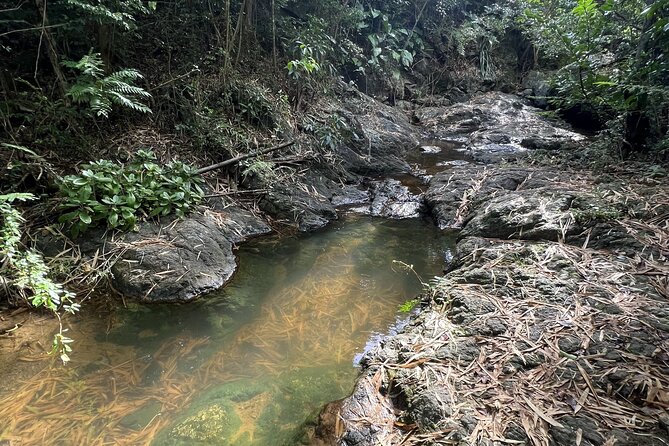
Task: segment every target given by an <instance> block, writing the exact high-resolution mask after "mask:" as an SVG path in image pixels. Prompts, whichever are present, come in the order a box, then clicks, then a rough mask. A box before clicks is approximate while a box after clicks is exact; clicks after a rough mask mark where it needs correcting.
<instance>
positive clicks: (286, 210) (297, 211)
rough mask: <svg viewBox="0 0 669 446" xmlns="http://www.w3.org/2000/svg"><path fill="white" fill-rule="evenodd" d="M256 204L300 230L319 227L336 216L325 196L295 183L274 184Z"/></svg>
mask: <svg viewBox="0 0 669 446" xmlns="http://www.w3.org/2000/svg"><path fill="white" fill-rule="evenodd" d="M305 189H306V190H305ZM258 205H259V207H260V209H262V210H263V211H264V212H267V213H268V214H269V215H271V216H272V217H274V218H276V219H279V220H282V221H284V222H286V223H289V224H294V225H296V226H297V229H298V230H299V231H301V232H309V231H313V230H316V229H320V228H322V227H324V226H325V225H327V224H328V223H329V222H330V221H332V220H335V219H336V218H337V212H336V211H335V208H334V206H333V205H332V203H331V202H330V200H329V199H328V198H327V197H325V196H324V195H322V194H321V193H319V192H318V191H317V190H315V189H312V190H309V189H308V188H306V187H305V188H304V189H302V188H299V187H298V185H295V184H294V185H276V186H274V187H273V188H272V189H271V190H270V191H269V192H268V193H267V194H266V195H264V196H263V197H262V198H261V199H260V202H259V203H258Z"/></svg>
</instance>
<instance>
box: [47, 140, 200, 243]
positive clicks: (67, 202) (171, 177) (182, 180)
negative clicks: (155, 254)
mask: <svg viewBox="0 0 669 446" xmlns="http://www.w3.org/2000/svg"><path fill="white" fill-rule="evenodd" d="M83 167H84V169H83V170H82V172H81V174H80V175H69V176H66V177H64V178H63V179H62V181H61V182H60V184H59V187H60V195H61V197H62V198H63V202H62V204H61V209H62V210H64V211H67V212H66V213H65V214H63V215H62V216H61V217H60V221H61V222H63V223H68V224H70V225H71V231H72V235H73V236H74V237H76V236H77V235H79V234H80V233H82V232H84V231H86V230H87V229H88V228H90V227H94V226H97V225H99V224H105V225H106V226H107V227H109V228H113V229H121V230H130V229H133V228H134V227H135V225H136V223H137V222H138V221H139V220H140V219H143V218H147V217H154V216H161V215H162V216H165V215H169V214H171V213H175V214H176V215H177V216H178V217H183V216H184V215H186V214H187V213H188V212H190V211H191V210H192V209H193V208H194V206H195V205H197V204H198V203H199V202H200V201H201V200H202V198H203V196H204V193H203V191H202V188H201V187H200V186H201V184H202V182H203V180H202V179H201V178H200V177H199V176H198V175H196V174H195V170H194V169H193V168H192V167H190V166H188V165H186V164H184V163H182V162H179V161H172V162H170V163H168V164H167V165H166V166H164V167H163V166H161V165H159V164H158V163H157V161H156V157H155V155H154V154H153V153H152V152H150V151H144V150H140V151H138V152H137V154H136V156H135V159H134V160H133V161H132V162H131V163H129V164H127V165H121V164H118V163H115V162H112V161H107V160H99V161H95V162H92V163H91V164H87V165H84V166H83Z"/></svg>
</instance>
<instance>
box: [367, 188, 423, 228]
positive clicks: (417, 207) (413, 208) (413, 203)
mask: <svg viewBox="0 0 669 446" xmlns="http://www.w3.org/2000/svg"><path fill="white" fill-rule="evenodd" d="M371 195H372V203H371V212H370V213H371V215H373V216H375V217H386V218H395V219H402V218H415V217H418V216H420V215H421V213H422V212H423V211H424V204H423V200H422V197H421V196H420V195H414V194H412V193H411V192H410V191H409V188H408V187H407V186H404V185H403V184H402V183H401V182H400V181H398V180H392V179H389V180H384V181H381V182H375V183H373V184H372V187H371Z"/></svg>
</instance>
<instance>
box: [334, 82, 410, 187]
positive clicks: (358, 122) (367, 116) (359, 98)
mask: <svg viewBox="0 0 669 446" xmlns="http://www.w3.org/2000/svg"><path fill="white" fill-rule="evenodd" d="M342 97H343V107H344V108H343V109H342V110H338V113H340V114H341V115H343V116H345V117H346V120H347V121H348V123H349V126H350V127H351V129H352V130H353V132H354V133H355V134H356V135H357V140H355V141H353V142H352V143H351V144H349V145H345V146H341V147H339V148H338V151H339V155H340V157H341V159H342V160H343V167H344V168H345V169H347V170H349V171H351V172H354V173H357V174H362V175H387V174H391V173H406V172H409V170H410V168H409V164H408V163H407V162H406V161H405V159H404V155H405V153H406V151H407V150H409V149H411V148H413V147H416V146H417V145H418V141H419V140H418V131H417V129H416V128H415V127H413V126H412V125H411V123H410V122H409V118H408V117H407V116H406V115H405V114H404V113H403V112H402V111H401V110H399V109H397V108H394V107H390V106H387V105H384V104H382V103H380V102H378V101H376V100H374V99H372V98H370V97H369V96H367V95H364V94H362V93H360V92H358V91H357V90H351V89H348V90H347V91H345V93H344V94H343V95H342Z"/></svg>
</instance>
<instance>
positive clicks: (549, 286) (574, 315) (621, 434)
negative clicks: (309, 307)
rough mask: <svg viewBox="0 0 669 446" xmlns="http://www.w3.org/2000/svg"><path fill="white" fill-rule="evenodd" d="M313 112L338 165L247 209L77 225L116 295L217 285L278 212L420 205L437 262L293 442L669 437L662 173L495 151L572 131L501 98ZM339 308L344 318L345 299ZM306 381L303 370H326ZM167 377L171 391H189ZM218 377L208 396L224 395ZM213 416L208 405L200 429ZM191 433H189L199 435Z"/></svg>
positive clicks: (377, 212) (180, 293) (579, 139)
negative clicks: (332, 124) (341, 125)
mask: <svg viewBox="0 0 669 446" xmlns="http://www.w3.org/2000/svg"><path fill="white" fill-rule="evenodd" d="M327 111H328V112H330V113H336V114H338V115H339V116H341V117H342V119H344V120H346V122H348V124H349V126H350V127H351V128H352V129H353V130H354V132H355V135H356V138H354V139H353V140H352V141H351V143H350V144H348V145H341V146H340V147H338V149H337V156H338V159H339V162H340V164H339V165H338V169H339V170H337V169H332V168H331V167H332V166H329V167H328V166H322V165H321V166H319V165H312V166H310V168H309V169H305V170H303V172H302V174H301V175H299V176H295V177H294V178H292V179H291V180H290V181H288V182H284V183H281V184H275V185H273V186H272V187H271V188H270V189H269V190H267V191H266V192H264V193H263V194H262V195H261V196H260V197H259V199H258V200H257V201H256V202H255V203H254V205H253V206H248V205H246V206H244V205H239V204H231V203H230V202H228V201H224V200H223V199H220V198H212V199H210V200H209V202H208V203H207V207H206V209H203V211H202V212H200V213H199V214H198V215H197V216H195V217H192V218H188V219H185V220H175V221H172V222H162V223H161V224H146V225H144V226H143V227H142V228H141V230H140V231H139V232H138V233H134V234H128V235H125V236H120V237H110V236H109V235H108V234H102V233H99V234H92V235H90V236H89V237H88V239H87V240H82V241H81V245H80V248H81V251H82V252H83V253H84V254H86V253H87V254H88V255H90V256H93V257H96V258H97V256H98V255H100V256H102V257H104V258H108V259H112V258H113V259H116V262H115V264H114V266H113V268H112V273H113V278H112V286H113V287H114V288H115V289H116V290H117V291H118V292H119V293H120V294H122V295H124V296H125V297H127V298H129V299H133V300H138V301H141V302H151V303H155V302H188V301H192V300H194V299H196V298H198V297H201V296H203V295H205V294H207V293H208V292H210V291H212V290H214V289H217V288H220V287H221V286H222V285H224V284H225V283H226V282H227V281H228V280H229V279H230V278H231V277H232V275H233V274H234V272H235V269H236V258H235V254H234V250H235V249H236V247H237V245H238V244H239V243H242V242H244V241H245V240H247V239H248V238H250V237H254V236H257V235H262V234H266V233H269V232H270V231H272V227H276V226H277V223H280V224H283V225H284V226H283V227H285V225H288V226H290V227H292V228H294V229H295V230H296V231H300V232H309V231H314V230H316V229H319V228H322V227H324V226H325V225H327V224H328V223H329V222H331V221H333V220H336V219H337V218H338V216H339V215H340V213H341V209H342V206H343V207H345V208H346V209H348V210H353V211H354V212H357V213H364V214H369V215H373V216H379V217H386V218H393V219H402V218H410V217H416V216H426V215H427V216H431V217H432V218H433V219H434V221H435V223H436V224H437V225H438V227H439V228H441V229H444V230H453V231H457V233H458V234H459V235H458V242H457V249H456V250H457V252H456V255H455V257H454V258H453V259H451V258H447V259H446V260H447V261H448V265H447V268H448V272H447V273H446V274H445V275H444V276H443V277H439V278H437V279H436V280H435V281H434V282H433V286H432V287H431V289H430V290H429V292H427V293H426V294H425V295H424V296H423V297H422V301H421V304H420V308H419V311H415V312H414V313H412V316H411V317H410V319H409V321H408V323H407V324H406V325H404V326H403V328H401V330H400V331H399V332H397V333H394V334H393V335H392V336H390V335H389V336H386V337H385V338H381V339H380V341H378V342H377V343H376V344H375V345H374V346H372V347H371V348H369V349H368V350H367V351H366V353H365V355H364V356H363V357H362V360H361V366H362V369H361V374H360V377H359V378H358V380H357V382H356V385H355V388H354V391H353V393H352V395H351V396H350V397H348V398H346V399H344V400H341V401H337V402H334V403H331V404H329V405H328V406H327V407H326V408H325V409H324V410H323V411H322V412H321V415H320V417H319V423H318V425H317V427H316V428H315V429H314V432H313V435H312V436H311V439H310V440H309V441H311V442H312V443H313V444H333V445H334V444H336V445H346V446H353V445H356V446H362V445H376V444H404V445H406V444H421V445H422V444H458V445H487V444H490V445H492V444H500V445H501V444H528V445H530V444H536V445H549V444H558V445H567V444H569V445H571V444H577V445H609V444H614V442H615V444H628V445H634V444H639V443H640V442H642V441H643V442H649V443H650V444H666V442H667V441H669V435H668V433H667V426H669V419H668V418H667V417H666V414H665V411H666V409H667V407H669V394H668V393H667V390H666V389H668V388H669V377H668V375H669V368H668V365H667V362H668V361H669V344H668V343H667V338H668V337H669V310H667V308H669V306H668V305H667V298H668V297H667V294H668V290H667V287H668V285H669V283H668V279H667V277H668V275H669V268H668V267H667V263H666V260H667V256H669V249H668V248H667V243H668V240H669V227H668V224H667V216H668V215H669V193H668V191H667V186H666V182H665V181H663V180H662V179H654V178H646V177H645V176H644V175H642V174H634V173H625V172H619V173H615V172H613V173H611V174H607V175H605V176H595V175H592V174H590V173H588V172H567V171H565V170H560V169H551V168H533V167H523V165H522V164H513V162H514V161H517V160H519V159H522V158H523V157H525V156H526V155H527V154H528V153H531V152H532V151H534V150H544V151H558V150H577V149H579V148H580V147H582V146H583V145H584V144H586V143H587V140H586V138H585V137H584V136H582V135H579V134H578V133H575V132H573V131H571V130H569V129H568V128H567V127H566V126H564V125H563V124H561V123H559V122H556V121H551V120H548V119H546V118H545V117H543V116H541V114H540V111H539V110H538V109H535V108H533V107H531V106H529V105H528V103H527V102H526V101H525V100H523V99H522V98H520V97H517V96H513V95H506V94H501V93H488V94H484V95H481V96H478V97H475V98H473V99H471V100H469V101H466V102H462V103H457V104H454V105H450V106H444V107H423V108H421V109H417V110H413V111H411V112H410V114H408V115H407V114H406V113H404V112H402V111H400V110H398V109H396V108H392V107H387V106H384V105H381V104H379V103H377V102H376V101H373V100H372V99H371V98H368V97H366V96H364V95H361V94H359V93H358V92H356V91H353V90H346V91H344V93H343V102H342V103H341V104H338V105H336V106H333V108H332V110H327ZM412 151H413V152H412ZM60 243H62V242H59V241H58V240H56V239H51V238H49V237H46V238H45V239H44V242H43V244H44V246H43V248H44V250H45V251H47V253H48V251H49V250H52V251H53V252H54V253H57V252H60V251H62V246H61V245H60ZM447 257H448V256H447ZM389 260H390V259H389ZM270 316H271V315H270ZM277 317H278V316H277ZM350 317H351V321H352V322H351V324H352V325H353V326H355V311H351V315H350ZM298 325H299V324H298ZM286 333H287V332H286ZM198 342H199V341H198ZM203 342H204V341H203ZM189 345H190V344H189ZM194 345H199V344H197V343H194ZM193 348H196V347H193ZM261 350H262V349H261ZM166 351H169V350H166ZM259 351H260V350H259ZM189 352H190V350H189ZM189 354H190V353H189ZM133 364H134V363H133ZM133 370H134V365H133ZM170 370H173V369H172V368H170ZM132 373H134V371H133V372H132ZM319 374H320V372H318V370H317V369H314V376H315V377H317V376H319ZM131 376H132V375H131ZM321 378H323V377H321ZM321 378H319V379H314V380H313V385H314V386H322V385H325V384H323V382H324V381H323V379H321ZM326 381H327V380H326ZM133 385H134V384H133ZM170 385H172V384H171V383H170ZM300 385H301V384H300ZM181 387H183V386H181ZM181 390H182V394H179V398H182V399H183V400H184V401H186V400H188V401H190V398H191V396H192V391H191V390H189V389H181ZM233 390H234V389H233ZM226 392H227V393H226ZM231 392H232V391H231ZM234 392H236V390H235V391H234ZM234 392H232V393H230V392H228V390H225V391H224V392H223V394H224V395H223V394H222V395H223V396H224V397H225V398H228V397H229V398H228V399H231V401H232V400H234V401H237V400H239V398H238V395H237V394H236V393H234ZM254 398H255V397H254ZM180 401H181V400H180ZM240 401H241V400H240ZM244 401H246V400H244ZM253 401H255V400H253ZM268 401H269V400H268ZM237 402H239V401H237ZM255 403H258V404H260V405H261V406H262V405H263V404H265V403H267V401H265V400H262V401H261V400H258V401H255ZM255 403H254V404H255ZM138 404H139V403H138ZM209 407H210V405H209V402H208V400H206V401H204V403H202V404H200V405H197V404H195V405H194V406H193V411H194V413H193V414H191V415H190V418H187V419H186V420H184V421H182V424H183V423H186V424H183V426H186V425H187V424H188V423H191V424H192V426H190V425H188V426H190V427H193V429H195V428H194V426H199V425H200V424H202V423H204V422H205V421H206V420H204V418H203V419H202V420H200V418H198V417H200V415H202V416H203V417H205V418H207V417H208V415H207V414H209V412H207V411H208V410H209ZM235 407H236V406H235ZM245 407H246V406H245ZM249 407H251V406H249ZM253 407H255V406H253ZM263 407H264V406H263ZM223 409H225V408H223ZM223 409H222V410H223ZM198 410H200V412H202V414H200V412H197V411H198ZM235 410H237V409H235ZM244 410H246V409H244ZM249 410H250V409H249ZM154 412H155V411H153V412H151V413H152V414H153V416H158V415H156V414H155V413H154ZM195 412H197V413H195ZM224 412H225V410H223V412H221V410H214V411H213V412H211V413H210V414H209V415H211V417H208V418H207V420H209V421H211V420H213V424H212V426H214V427H215V428H216V429H218V428H220V426H221V423H222V422H223V421H224V420H223V419H221V417H223V418H225V413H224ZM244 413H245V414H246V412H244ZM247 415H249V416H251V415H252V414H251V412H249V413H248V414H247ZM217 417H218V418H217ZM149 418H150V417H149ZM242 418H243V417H242ZM251 418H252V417H251ZM240 419H241V418H240ZM152 420H153V419H152ZM216 420H218V421H220V422H216ZM152 422H153V421H151V423H152ZM151 423H150V424H151ZM205 424H206V423H205ZM223 424H225V423H223ZM147 426H148V425H147ZM147 426H144V428H143V429H146V428H147ZM162 426H165V424H163V425H162ZM216 426H218V427H216ZM157 427H158V424H157V423H155V425H154V424H152V429H154V428H155V429H157ZM184 429H185V428H184ZM189 429H190V428H189ZM193 429H190V430H189V431H188V432H187V433H188V435H191V434H192V432H191V431H193ZM198 429H199V428H198ZM198 429H195V431H197V432H196V434H197V435H196V436H198V437H197V438H199V439H198V441H201V442H204V443H202V444H216V443H215V442H216V440H215V438H214V437H215V435H214V437H212V438H209V437H207V438H209V439H207V440H202V438H204V437H201V436H200V434H201V432H200V431H199V430H198ZM205 430H206V429H205ZM214 430H215V429H214ZM219 430H220V429H219ZM195 431H193V432H195ZM165 432H167V433H165ZM169 432H172V431H163V433H164V435H168V436H169V435H172V434H169ZM184 432H185V431H184ZM184 432H181V433H179V435H181V436H182V437H183V438H185V440H184V441H191V440H192V441H195V440H193V438H195V437H192V438H191V437H188V435H186V433H184ZM207 432H209V431H207ZM173 433H174V432H173ZM147 435H148V434H147ZM184 435H185V436H184ZM202 435H205V436H206V435H209V434H208V433H205V434H202ZM249 435H251V437H252V436H253V435H252V434H249ZM291 435H292V434H291ZM291 435H289V437H291V438H297V437H292V436H291ZM200 437H201V438H200ZM170 438H172V437H170ZM189 438H190V440H189ZM235 438H237V437H235ZM305 438H306V437H300V440H299V441H306V440H305ZM165 441H167V440H165ZM235 441H237V440H235ZM240 441H241V440H240ZM295 441H297V440H295ZM198 444H199V443H198Z"/></svg>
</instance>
